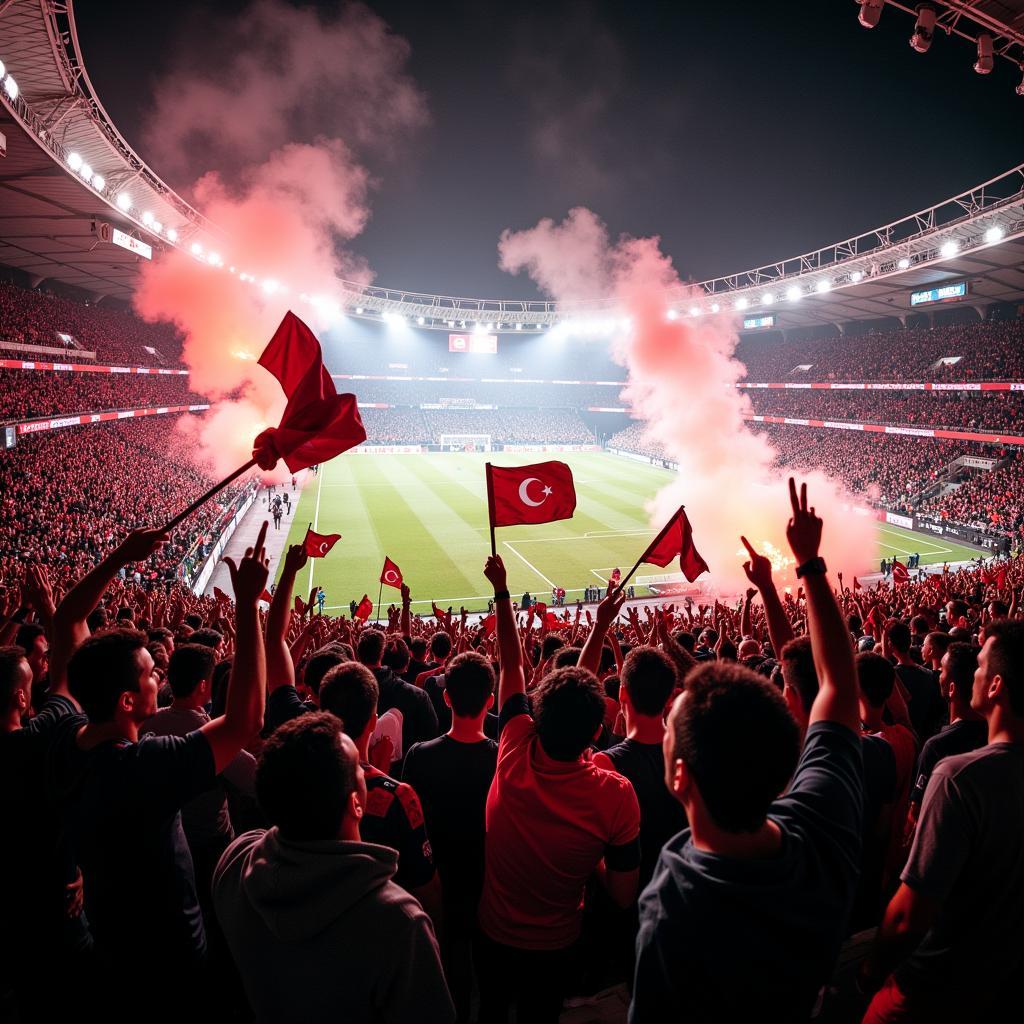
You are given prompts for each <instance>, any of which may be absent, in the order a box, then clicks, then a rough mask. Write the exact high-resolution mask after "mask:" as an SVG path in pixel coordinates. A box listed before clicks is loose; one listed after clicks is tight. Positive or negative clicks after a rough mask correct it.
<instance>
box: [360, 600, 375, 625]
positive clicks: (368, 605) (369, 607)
mask: <svg viewBox="0 0 1024 1024" xmlns="http://www.w3.org/2000/svg"><path fill="white" fill-rule="evenodd" d="M372 612H373V602H372V601H371V600H370V599H369V598H368V597H367V596H366V594H363V599H362V601H360V602H359V606H358V607H357V608H356V618H357V619H362V620H363V621H364V622H365V621H366V619H368V618H369V617H370V615H371V613H372Z"/></svg>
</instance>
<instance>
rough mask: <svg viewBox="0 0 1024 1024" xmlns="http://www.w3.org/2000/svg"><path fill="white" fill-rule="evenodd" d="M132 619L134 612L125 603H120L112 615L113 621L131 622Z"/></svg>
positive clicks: (133, 618)
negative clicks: (115, 612)
mask: <svg viewBox="0 0 1024 1024" xmlns="http://www.w3.org/2000/svg"><path fill="white" fill-rule="evenodd" d="M134 620H135V612H134V611H132V609H131V608H129V607H128V606H127V605H121V607H120V608H118V609H117V614H116V615H115V616H114V621H115V622H133V621H134Z"/></svg>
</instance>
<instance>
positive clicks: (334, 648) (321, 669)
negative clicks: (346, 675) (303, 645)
mask: <svg viewBox="0 0 1024 1024" xmlns="http://www.w3.org/2000/svg"><path fill="white" fill-rule="evenodd" d="M346 661H351V658H350V657H349V654H348V651H346V650H345V648H344V647H343V646H342V645H341V644H339V643H330V644H324V646H323V647H318V648H317V649H316V650H315V651H314V652H313V653H312V654H311V655H310V658H309V661H307V662H306V667H305V669H304V670H303V672H302V682H303V684H304V685H305V687H306V689H307V690H309V692H310V693H315V694H319V693H320V686H321V684H322V683H323V681H324V676H326V675H327V673H328V672H330V671H331V669H332V668H334V667H335V665H344V664H345V662H346Z"/></svg>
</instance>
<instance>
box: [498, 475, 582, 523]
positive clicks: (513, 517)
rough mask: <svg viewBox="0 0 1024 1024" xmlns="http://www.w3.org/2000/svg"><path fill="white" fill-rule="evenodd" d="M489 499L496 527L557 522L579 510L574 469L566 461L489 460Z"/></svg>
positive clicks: (568, 517) (570, 516) (569, 517)
mask: <svg viewBox="0 0 1024 1024" xmlns="http://www.w3.org/2000/svg"><path fill="white" fill-rule="evenodd" d="M487 499H488V506H489V511H490V519H491V525H492V526H520V525H523V524H534V525H535V524H537V523H553V522H555V521H556V520H558V519H571V518H572V514H573V512H575V511H576V488H575V487H574V486H573V482H572V470H571V469H570V468H569V467H568V466H567V465H566V464H565V463H564V462H537V463H534V464H533V465H532V466H492V465H491V464H490V463H487Z"/></svg>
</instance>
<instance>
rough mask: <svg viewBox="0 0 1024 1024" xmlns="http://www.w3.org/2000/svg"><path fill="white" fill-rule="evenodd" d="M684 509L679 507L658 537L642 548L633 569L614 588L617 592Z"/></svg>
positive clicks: (681, 506)
mask: <svg viewBox="0 0 1024 1024" xmlns="http://www.w3.org/2000/svg"><path fill="white" fill-rule="evenodd" d="M684 507H685V506H684V505H680V506H679V510H678V511H677V512H676V513H675V515H673V516H672V518H671V519H669V521H668V522H667V523H666V524H665V525H664V526H663V527H662V528H661V533H659V534H658V536H657V537H655V538H654V540H652V541H651V543H650V544H648V545H647V547H645V548H644V553H643V554H642V555H641V556H640V557H639V558H638V559H637V560H636V562H634V563H633V568H632V569H630V570H629V572H627V573H626V575H625V576H624V577H623V578H622V579H621V580H620V581H619V585H618V587H616V591H617V592H620V593H621V591H622V590H623V589H624V588H625V586H626V584H627V583H628V582H629V581H630V580H631V579H632V578H633V573H635V572H636V571H637V569H639V568H640V563H641V562H643V560H644V558H646V557H647V552H648V551H650V550H651V548H653V547H655V546H656V545H657V543H658V541H660V540H661V538H662V537H664V536H665V534H666V533H668V531H669V530H670V529H671V527H672V524H673V523H674V522H675V521H676V520H677V519H678V518H679V514H680V512H682V511H683V508H684Z"/></svg>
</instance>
